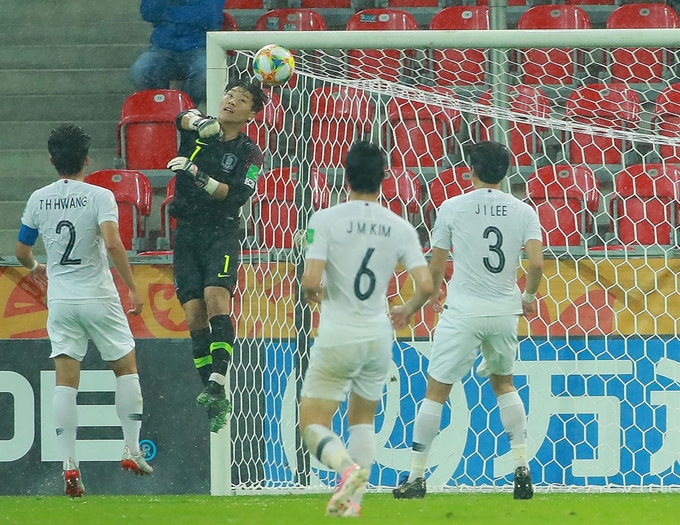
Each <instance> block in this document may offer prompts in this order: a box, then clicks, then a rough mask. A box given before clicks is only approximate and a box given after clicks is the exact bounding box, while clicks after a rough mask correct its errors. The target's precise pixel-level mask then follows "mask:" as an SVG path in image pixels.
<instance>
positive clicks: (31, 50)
mask: <svg viewBox="0 0 680 525" xmlns="http://www.w3.org/2000/svg"><path fill="white" fill-rule="evenodd" d="M147 48H148V43H142V44H109V45H105V44H87V45H85V44H81V45H53V46H44V45H6V46H0V69H50V70H52V69H107V70H108V69H125V68H129V67H130V66H131V65H132V63H133V62H134V61H135V60H136V59H137V57H138V56H139V55H140V54H141V53H142V52H144V51H145V50H146V49H147Z"/></svg>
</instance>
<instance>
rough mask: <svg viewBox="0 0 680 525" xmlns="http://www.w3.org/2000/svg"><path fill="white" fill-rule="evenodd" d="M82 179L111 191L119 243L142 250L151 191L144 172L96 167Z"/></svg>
mask: <svg viewBox="0 0 680 525" xmlns="http://www.w3.org/2000/svg"><path fill="white" fill-rule="evenodd" d="M85 182H87V183H89V184H94V185H95V186H101V187H102V188H107V189H109V190H111V191H112V192H113V194H114V196H115V197H116V202H117V203H118V229H119V230H120V237H121V239H122V241H123V246H125V249H126V250H136V251H139V250H141V249H143V248H144V247H143V246H142V245H143V244H144V240H145V235H146V218H147V217H148V216H149V215H150V214H151V197H152V194H153V190H152V189H151V183H150V182H149V179H148V178H147V177H146V175H144V174H143V173H140V172H138V171H133V170H100V171H95V172H92V173H90V174H89V175H88V176H87V177H85Z"/></svg>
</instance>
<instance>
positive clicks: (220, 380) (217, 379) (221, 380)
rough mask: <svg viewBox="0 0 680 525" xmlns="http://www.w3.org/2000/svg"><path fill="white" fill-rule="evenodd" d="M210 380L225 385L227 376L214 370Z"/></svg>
mask: <svg viewBox="0 0 680 525" xmlns="http://www.w3.org/2000/svg"><path fill="white" fill-rule="evenodd" d="M209 380H210V381H215V383H217V384H218V385H222V386H224V385H225V383H226V382H227V377H226V376H223V375H222V374H218V373H217V372H212V373H211V374H210V379H209Z"/></svg>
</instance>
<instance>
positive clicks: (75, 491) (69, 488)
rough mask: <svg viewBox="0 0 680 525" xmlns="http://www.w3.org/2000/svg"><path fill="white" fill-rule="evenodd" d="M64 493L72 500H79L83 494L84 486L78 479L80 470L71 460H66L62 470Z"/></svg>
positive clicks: (79, 478)
mask: <svg viewBox="0 0 680 525" xmlns="http://www.w3.org/2000/svg"><path fill="white" fill-rule="evenodd" d="M64 492H65V493H66V495H67V496H70V497H72V498H80V497H81V496H82V495H83V493H84V492H85V485H84V484H83V480H82V478H81V477H80V470H79V469H78V467H76V464H75V462H74V461H73V460H72V459H71V458H68V459H67V460H66V466H65V468H64Z"/></svg>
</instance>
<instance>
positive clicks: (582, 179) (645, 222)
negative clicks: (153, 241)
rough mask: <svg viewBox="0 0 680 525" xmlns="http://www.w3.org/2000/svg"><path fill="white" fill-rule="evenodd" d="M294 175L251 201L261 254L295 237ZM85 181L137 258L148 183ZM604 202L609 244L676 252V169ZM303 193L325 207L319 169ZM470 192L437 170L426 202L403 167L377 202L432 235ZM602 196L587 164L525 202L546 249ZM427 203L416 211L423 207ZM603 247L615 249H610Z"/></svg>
mask: <svg viewBox="0 0 680 525" xmlns="http://www.w3.org/2000/svg"><path fill="white" fill-rule="evenodd" d="M297 175H298V174H297V172H296V170H295V168H289V167H285V168H278V169H275V170H272V171H269V172H267V173H266V174H265V175H264V176H262V177H260V178H259V179H258V186H257V192H256V194H255V196H254V197H253V200H252V217H251V219H250V225H249V226H250V227H251V228H252V229H251V233H253V234H254V236H255V241H256V244H257V246H258V248H259V249H262V250H272V249H290V248H292V247H293V238H294V233H295V231H296V230H297V219H298V217H297V213H298V211H297V210H298V207H297V206H296V204H295V202H296V199H295V191H296V187H297V185H298V183H299V180H298V177H297ZM86 181H87V182H89V183H92V184H96V185H99V186H103V187H106V188H109V189H110V190H112V191H113V193H114V194H115V196H116V200H117V201H118V205H119V215H120V218H119V221H120V230H121V237H122V239H123V243H124V245H125V247H126V249H128V250H136V251H141V250H142V249H143V240H144V238H145V236H146V235H147V232H146V230H145V224H146V218H147V217H148V216H149V215H150V212H151V194H152V192H151V184H150V183H149V181H148V179H147V178H146V176H145V175H144V174H142V173H140V172H137V171H133V170H102V171H97V172H94V173H92V174H90V175H88V176H87V178H86ZM614 181H615V184H614V192H613V194H612V195H611V198H610V199H609V211H608V214H609V217H610V220H611V228H610V231H611V232H612V237H613V239H614V240H615V242H616V243H620V246H623V247H634V246H638V245H642V246H650V245H663V246H677V245H678V240H679V239H678V238H677V232H678V228H679V227H680V215H679V213H680V166H674V165H670V164H647V165H642V164H639V165H635V166H631V167H629V168H627V169H625V170H623V171H621V172H620V173H618V174H617V175H616V177H615V179H614ZM309 186H310V189H311V194H312V206H313V208H314V209H315V210H319V209H322V208H326V207H328V206H329V205H330V201H331V199H330V194H331V188H330V187H329V185H328V184H327V183H326V179H325V176H324V175H323V173H322V172H321V171H319V170H311V172H310V174H309ZM174 187H175V178H174V177H173V178H172V179H171V180H170V182H169V183H168V186H167V193H166V198H165V200H164V201H163V203H162V205H161V228H162V239H163V240H165V241H166V242H167V244H166V246H165V247H166V248H167V247H172V234H173V231H174V226H175V225H174V220H173V219H171V218H170V216H169V215H168V208H167V206H168V204H169V203H170V201H171V200H172V197H173V195H174ZM472 188H473V186H472V182H471V175H470V170H469V168H467V167H466V166H459V167H455V168H449V169H446V170H443V171H442V172H440V173H439V175H438V176H437V177H436V178H435V179H433V180H432V181H431V182H430V183H429V184H428V185H427V198H426V199H425V200H424V199H423V195H422V191H421V185H420V181H419V180H418V177H417V175H415V174H414V173H413V172H412V171H410V170H407V169H405V168H392V169H389V170H388V173H387V176H386V179H385V182H384V183H383V187H382V190H381V194H380V202H381V203H382V204H383V205H384V206H386V207H388V208H389V209H391V210H392V211H394V212H395V213H397V214H398V215H401V216H402V217H404V218H406V219H410V220H411V222H412V223H414V224H415V225H416V226H420V225H421V211H422V218H424V221H425V223H424V226H425V227H426V228H427V229H428V230H431V228H432V226H433V224H434V220H435V218H436V214H437V209H438V208H439V206H440V205H441V204H442V202H444V200H446V199H449V198H451V197H455V196H456V195H460V194H462V193H465V192H466V191H469V190H471V189H472ZM601 199H602V195H601V193H600V188H599V183H598V180H597V178H596V177H595V175H594V174H593V172H592V171H591V170H590V168H588V167H587V166H586V165H578V166H572V165H567V164H562V165H550V166H545V167H543V168H540V169H539V170H537V171H536V172H535V173H533V174H532V175H531V176H530V177H529V179H528V181H527V185H526V200H527V202H529V203H530V204H531V205H532V206H534V207H535V208H536V210H537V212H538V214H539V217H540V220H541V225H542V227H543V233H544V243H545V245H546V246H549V247H571V246H580V247H586V246H587V245H588V239H589V238H592V237H594V236H595V235H596V234H597V232H596V229H595V215H596V214H597V213H598V210H599V208H600V204H601ZM423 202H424V203H425V204H423V205H421V203H423ZM609 248H610V249H612V248H614V245H613V244H611V243H610V244H609Z"/></svg>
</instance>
